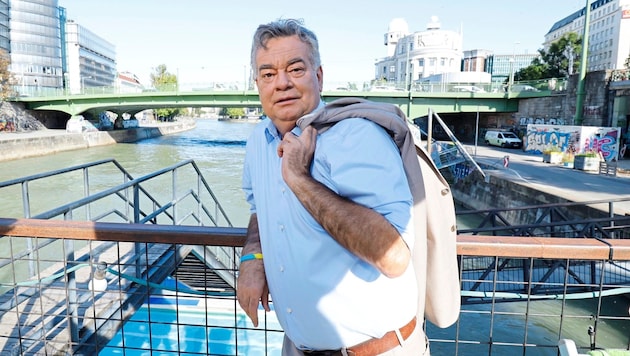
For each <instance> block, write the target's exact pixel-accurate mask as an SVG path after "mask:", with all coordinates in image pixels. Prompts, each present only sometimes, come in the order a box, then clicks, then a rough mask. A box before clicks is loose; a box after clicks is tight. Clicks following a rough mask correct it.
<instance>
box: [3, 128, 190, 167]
mask: <svg viewBox="0 0 630 356" xmlns="http://www.w3.org/2000/svg"><path fill="white" fill-rule="evenodd" d="M194 127H195V121H194V120H192V119H184V120H181V121H177V122H169V123H158V124H155V125H146V126H141V127H138V128H131V129H124V130H112V131H94V132H84V133H67V132H66V131H65V130H38V131H30V132H18V133H0V161H8V160H14V159H20V158H26V157H33V156H42V155H47V154H51V153H56V152H61V151H70V150H77V149H84V148H89V147H95V146H104V145H112V144H115V143H123V142H136V141H140V140H144V139H147V138H152V137H158V136H163V135H170V134H174V133H178V132H182V131H187V130H191V129H193V128H194Z"/></svg>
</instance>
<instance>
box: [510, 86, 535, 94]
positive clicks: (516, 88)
mask: <svg viewBox="0 0 630 356" xmlns="http://www.w3.org/2000/svg"><path fill="white" fill-rule="evenodd" d="M511 91H513V92H521V91H540V90H538V89H536V88H534V87H533V86H531V85H525V84H514V85H512V87H511Z"/></svg>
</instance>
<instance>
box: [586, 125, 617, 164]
mask: <svg viewBox="0 0 630 356" xmlns="http://www.w3.org/2000/svg"><path fill="white" fill-rule="evenodd" d="M583 151H593V152H601V153H602V155H603V156H604V159H605V160H606V161H610V160H612V159H613V158H616V157H617V153H618V152H619V130H618V129H612V130H608V131H605V132H603V135H601V134H600V133H597V134H595V135H594V136H591V137H586V139H585V140H584V147H583Z"/></svg>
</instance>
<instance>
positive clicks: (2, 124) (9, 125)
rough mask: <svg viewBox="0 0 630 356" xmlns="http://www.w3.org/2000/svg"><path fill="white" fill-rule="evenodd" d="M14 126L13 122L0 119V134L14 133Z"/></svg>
mask: <svg viewBox="0 0 630 356" xmlns="http://www.w3.org/2000/svg"><path fill="white" fill-rule="evenodd" d="M14 131H15V125H14V124H13V120H7V119H3V118H0V132H14Z"/></svg>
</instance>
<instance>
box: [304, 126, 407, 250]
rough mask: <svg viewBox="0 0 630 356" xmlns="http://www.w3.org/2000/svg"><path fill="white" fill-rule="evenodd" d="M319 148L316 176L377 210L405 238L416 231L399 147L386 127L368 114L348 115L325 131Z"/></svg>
mask: <svg viewBox="0 0 630 356" xmlns="http://www.w3.org/2000/svg"><path fill="white" fill-rule="evenodd" d="M320 143H321V144H320ZM317 149H318V150H320V152H318V153H319V154H316V155H315V156H316V161H315V169H314V176H315V178H316V179H318V180H319V181H320V182H322V183H324V184H326V185H327V186H328V187H329V188H331V189H332V190H334V191H335V192H336V193H337V194H339V195H341V196H343V197H346V198H348V199H351V200H353V201H354V202H356V203H359V204H361V205H363V206H367V207H369V208H371V209H374V210H375V211H377V212H379V213H380V214H381V215H383V216H384V217H385V218H386V219H387V220H388V221H389V222H390V223H391V224H392V225H393V226H394V227H395V228H396V229H398V231H399V232H400V233H401V235H403V237H404V238H405V236H406V235H412V234H411V233H408V232H410V231H412V229H413V226H412V225H411V214H412V212H411V210H412V206H413V198H412V195H411V192H410V190H409V184H408V182H407V177H406V175H405V171H404V167H403V163H402V159H401V156H400V151H399V150H398V147H396V145H395V143H394V141H393V140H392V138H391V137H390V136H389V134H388V133H387V132H386V131H385V129H383V128H382V127H380V126H379V125H377V124H375V123H373V122H371V121H368V120H365V119H346V120H343V121H340V122H338V123H337V124H335V125H334V126H333V127H332V128H330V129H329V130H328V131H327V132H325V133H323V134H322V137H321V139H320V141H318V147H317ZM405 240H407V238H405ZM407 243H408V244H409V245H410V246H412V244H410V241H407Z"/></svg>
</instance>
